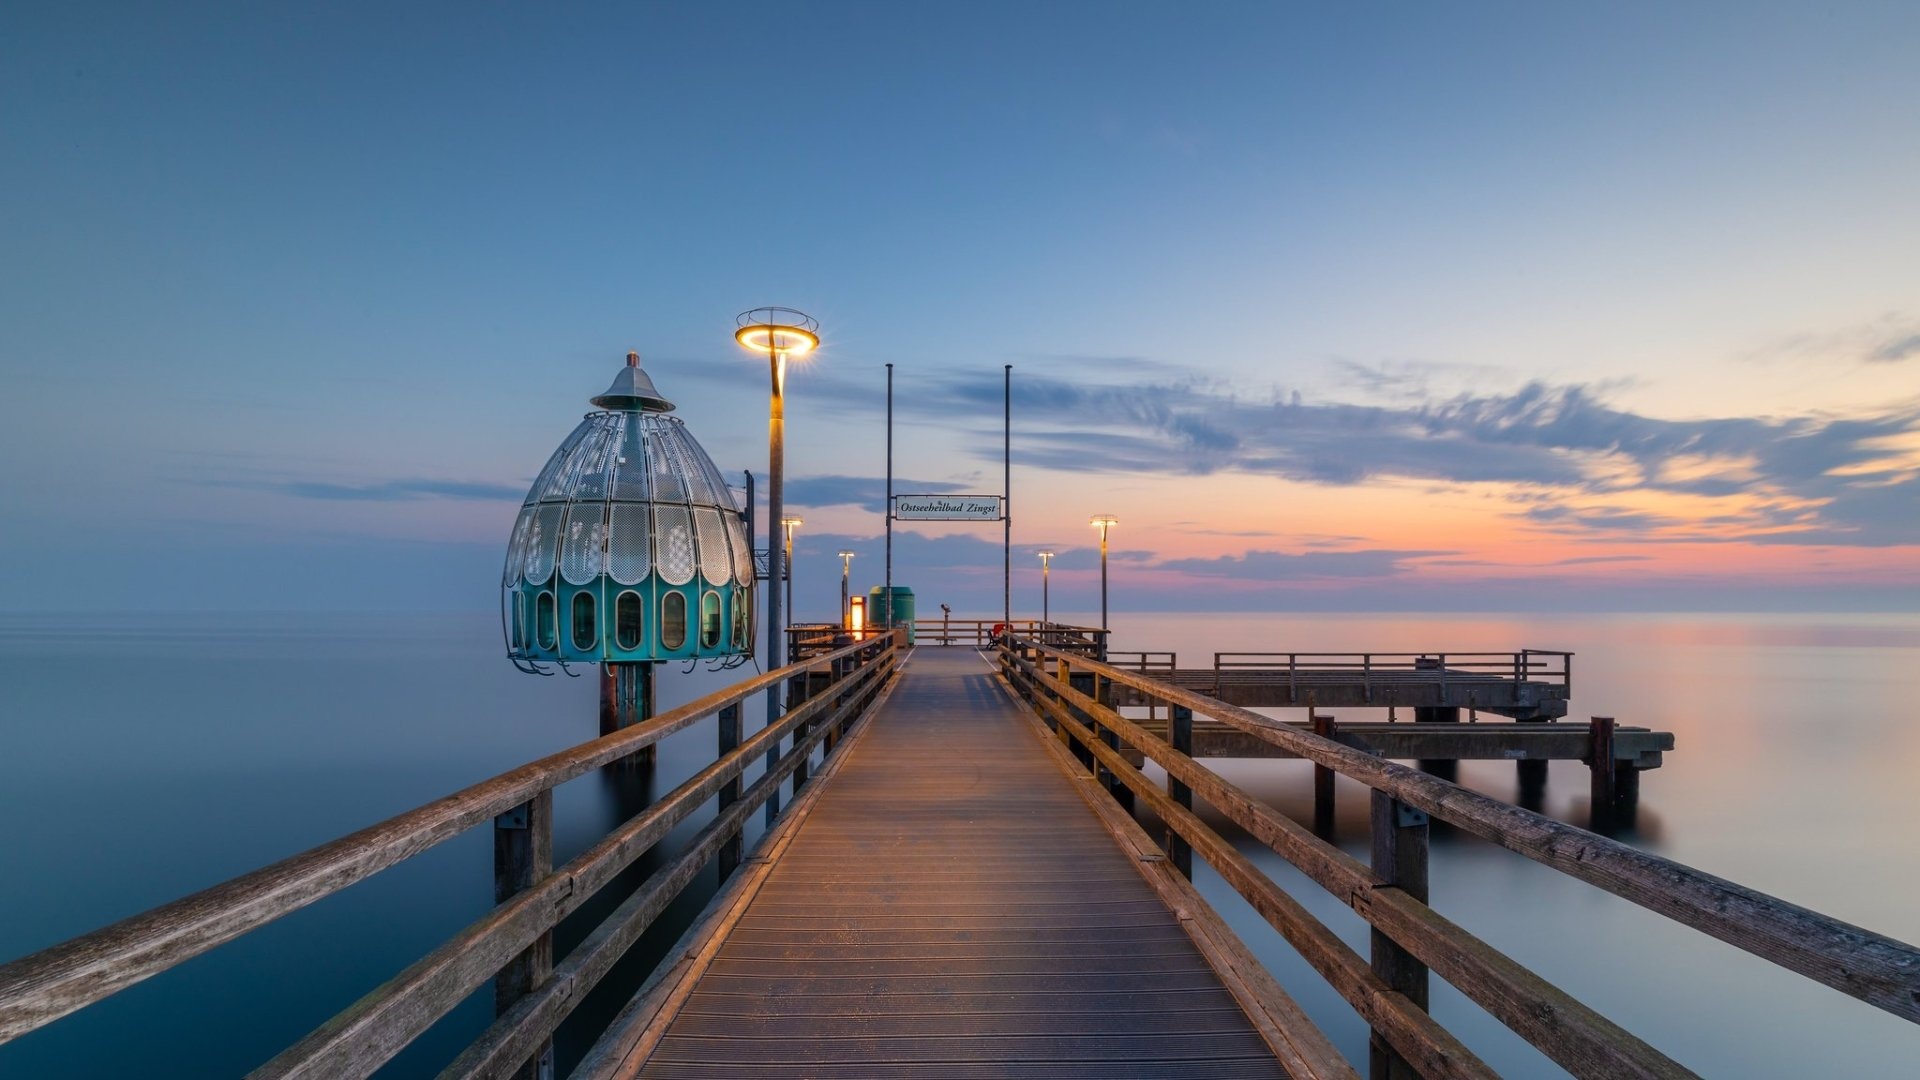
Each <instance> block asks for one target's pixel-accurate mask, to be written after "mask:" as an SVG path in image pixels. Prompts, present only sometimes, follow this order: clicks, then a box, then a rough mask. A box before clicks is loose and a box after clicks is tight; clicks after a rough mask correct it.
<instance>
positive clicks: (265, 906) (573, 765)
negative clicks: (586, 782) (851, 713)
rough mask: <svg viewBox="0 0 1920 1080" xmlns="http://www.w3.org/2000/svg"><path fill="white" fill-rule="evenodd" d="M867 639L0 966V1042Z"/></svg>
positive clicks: (884, 643)
mask: <svg viewBox="0 0 1920 1080" xmlns="http://www.w3.org/2000/svg"><path fill="white" fill-rule="evenodd" d="M891 643H892V641H891V638H890V637H878V638H875V639H872V640H868V641H862V642H857V643H855V644H853V645H849V646H847V647H845V648H843V649H839V650H836V651H835V652H832V653H828V654H825V655H822V656H819V657H815V658H813V659H811V660H808V661H805V662H802V663H796V664H791V665H788V666H787V667H784V668H780V669H778V670H776V671H770V672H767V673H766V674H764V675H759V676H756V677H754V678H752V679H748V680H746V681H745V682H742V683H739V684H737V685H735V686H732V687H729V688H727V689H725V690H719V691H716V692H714V693H712V694H708V695H706V696H705V697H702V698H700V699H698V700H696V701H693V702H689V703H688V704H686V705H683V706H681V707H680V708H677V709H673V710H671V711H669V712H666V713H663V714H662V715H660V716H659V717H657V718H655V719H653V720H650V721H648V722H646V723H643V724H640V725H637V726H635V727H631V728H627V729H625V730H623V731H619V732H615V733H614V734H611V735H605V736H602V737H600V738H598V739H594V740H592V741H590V742H586V743H582V744H580V745H578V746H574V747H571V748H569V749H566V750H562V751H560V752H559V753H556V754H551V755H549V756H547V757H544V758H541V759H539V760H538V761H534V762H530V763H528V764H526V765H522V766H520V767H519V768H517V769H513V770H510V771H508V772H505V773H501V774H500V775H498V776H494V777H492V778H490V779H487V780H483V781H481V782H479V783H477V784H474V785H472V786H469V787H466V788H463V789H461V790H460V791H457V792H455V793H453V794H451V795H448V796H445V797H444V798H441V799H437V800H435V801H434V802H431V803H428V804H426V805H424V806H421V807H417V808H415V809H413V810H409V811H406V812H404V813H401V814H398V815H395V816H394V817H391V818H388V819H387V820H385V821H382V822H380V823H379V824H376V825H372V826H369V827H367V828H365V829H361V830H359V831H358V832H355V833H351V834H349V835H347V836H344V837H341V838H340V839H338V840H334V841H332V842H330V843H326V844H322V845H320V846H318V847H315V848H312V849H309V850H307V851H305V852H302V853H300V854H298V855H294V856H291V857H289V858H286V859H282V860H281V861H279V862H276V863H273V864H272V865H269V866H266V867H263V868H261V869H259V870H255V871H253V872H251V873H248V874H243V875H241V876H239V877H237V878H233V879H231V880H229V881H226V882H223V883H221V884H218V885H215V886H212V887H211V888H208V889H203V890H201V891H200V892H197V893H194V894H192V895H190V896H186V897H183V898H181V899H179V900H175V901H173V902H171V903H168V904H163V905H161V906H160V907H157V908H153V909H152V910H149V911H146V912H143V913H141V914H138V915H134V916H131V917H129V918H126V919H123V920H121V921H119V922H117V923H114V924H112V925H110V926H107V927H104V928H102V929H100V930H96V931H94V932H92V933H89V934H85V935H82V936H80V937H77V938H73V939H71V940H68V941H65V942H62V943H60V944H57V945H53V946H50V947H48V948H46V949H43V950H41V951H40V952H37V953H33V954H31V955H29V956H25V957H21V958H20V959H18V960H14V961H11V962H9V963H7V964H5V965H0V1042H5V1041H7V1040H9V1039H13V1038H16V1037H18V1036H20V1035H22V1034H25V1033H26V1032H29V1031H32V1030H34V1029H36V1028H39V1027H43V1026H45V1025H46V1024H49V1023H52V1022H53V1021H54V1020H57V1019H59V1018H60V1017H62V1016H65V1015H67V1014H68V1013H71V1012H73V1011H74V1010H76V1009H80V1008H83V1007H85V1006H87V1005H90V1004H92V1003H93V1002H96V1001H99V1000H101V999H102V998H105V997H108V996H109V995H111V994H114V993H116V992H118V991H119V990H122V989H124V988H126V987H128V986H131V985H133V984H134V983H137V982H140V981H142V980H144V979H147V978H150V977H152V976H153V975H156V974H159V973H160V972H162V971H165V970H167V969H168V968H171V967H174V966H176V965H178V964H181V963H184V962H186V961H187V960H190V959H192V958H193V957H195V956H199V955H200V954H201V953H204V952H206V951H207V950H209V949H212V948H214V947H215V946H217V945H220V944H223V943H225V942H227V941H231V940H233V939H234V938H236V937H239V936H241V935H242V934H245V933H247V932H249V931H251V930H254V929H256V928H258V927H260V926H263V925H265V924H267V923H269V922H272V921H274V920H275V919H278V918H280V917H281V916H283V915H287V914H289V913H291V912H293V911H297V910H299V909H300V908H303V907H305V906H307V905H308V904H311V903H313V902H315V901H317V900H320V899H322V898H324V897H327V896H330V895H332V894H333V893H336V892H339V891H340V890H341V889H344V888H346V887H347V886H349V885H352V884H354V883H355V882H358V881H362V880H364V879H366V878H367V877H369V876H371V875H373V874H375V873H378V872H379V871H381V870H384V869H386V868H387V867H389V866H392V865H394V864H395V863H398V862H401V861H403V860H405V859H408V858H411V857H412V856H414V855H417V854H419V853H420V852H422V851H425V850H427V849H428V848H431V847H433V846H435V845H436V844H439V843H441V842H443V841H445V840H447V839H449V838H451V837H453V836H456V835H459V834H460V833H462V832H465V831H466V830H468V829H470V828H473V827H474V826H476V825H480V824H482V823H485V822H487V821H490V820H492V819H494V818H496V817H498V816H499V815H501V814H503V813H505V812H507V811H509V810H511V809H513V808H515V807H517V806H519V805H521V804H523V803H525V802H527V801H528V800H530V799H532V798H533V797H535V796H536V795H538V794H540V793H541V792H543V791H548V790H551V789H552V788H554V787H556V786H557V785H559V784H562V783H565V782H566V781H568V780H572V779H574V778H576V777H579V776H582V775H585V774H586V773H588V772H591V771H593V770H595V769H598V768H600V767H602V766H604V765H608V764H611V763H613V762H615V761H619V760H621V759H623V758H625V757H628V756H629V755H631V754H634V753H636V752H638V751H640V750H642V749H644V748H646V747H649V746H652V745H653V744H655V743H657V742H659V741H660V740H662V739H664V738H666V737H667V736H669V735H671V734H673V733H675V732H678V731H681V730H684V729H686V728H688V727H690V726H692V725H693V724H695V723H697V722H699V721H700V720H702V719H704V718H705V717H706V716H708V715H710V714H712V713H714V712H716V711H718V710H719V709H721V708H723V707H725V706H728V705H733V704H738V703H739V702H741V701H743V700H745V699H746V698H749V697H751V696H753V695H754V694H757V693H760V692H762V691H765V690H768V689H770V688H773V687H777V686H779V685H781V684H782V683H783V682H784V681H785V680H787V679H789V678H792V677H793V676H795V675H797V674H799V673H800V672H802V671H805V670H807V669H810V668H814V667H818V666H820V665H822V664H827V663H831V662H833V661H836V660H840V659H844V658H850V657H854V656H856V655H858V654H860V653H862V652H863V651H868V652H874V653H877V652H880V651H884V650H885V649H887V648H890V647H891Z"/></svg>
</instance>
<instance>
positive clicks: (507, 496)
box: [249, 479, 527, 502]
mask: <svg viewBox="0 0 1920 1080" xmlns="http://www.w3.org/2000/svg"><path fill="white" fill-rule="evenodd" d="M249 486H261V487H265V488H267V489H269V490H272V491H278V492H280V493H281V494H284V495H291V496H293V497H294V498H297V499H319V500H322V501H326V502H408V501H411V500H415V499H477V500H487V501H495V500H511V501H513V502H519V501H520V500H521V499H523V498H525V497H526V494H527V489H526V485H524V484H518V485H515V484H488V483H470V482H465V481H458V480H424V479H408V480H383V481H380V482H378V483H372V484H330V483H322V482H318V481H311V480H288V481H283V482H279V483H267V484H262V485H249Z"/></svg>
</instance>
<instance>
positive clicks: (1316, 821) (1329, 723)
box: [1309, 710, 1339, 840]
mask: <svg viewBox="0 0 1920 1080" xmlns="http://www.w3.org/2000/svg"><path fill="white" fill-rule="evenodd" d="M1309 712H1312V710H1309ZM1309 719H1310V720H1311V721H1312V724H1313V733H1314V734H1315V735H1318V736H1320V737H1321V738H1323V739H1331V738H1334V737H1335V735H1336V734H1338V732H1339V728H1338V726H1337V725H1336V724H1335V722H1334V718H1333V717H1331V716H1323V715H1321V714H1320V713H1318V712H1312V715H1311V716H1310V717H1309ZM1333 821H1334V795H1333V770H1332V769H1329V768H1327V767H1326V766H1325V765H1315V766H1314V767H1313V831H1314V833H1315V834H1317V835H1318V836H1320V837H1321V838H1322V839H1327V840H1331V839H1332V838H1333Z"/></svg>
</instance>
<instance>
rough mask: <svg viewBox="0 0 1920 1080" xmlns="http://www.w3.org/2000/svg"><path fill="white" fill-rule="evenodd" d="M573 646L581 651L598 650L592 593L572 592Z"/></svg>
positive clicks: (597, 627) (598, 643) (598, 636)
mask: <svg viewBox="0 0 1920 1080" xmlns="http://www.w3.org/2000/svg"><path fill="white" fill-rule="evenodd" d="M573 647H574V648H575V649H578V650H579V651H581V652H598V651H599V649H600V627H599V626H598V624H597V621H596V620H595V619H594V610H593V594H592V593H585V592H583V593H574V594H573Z"/></svg>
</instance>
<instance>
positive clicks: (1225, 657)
mask: <svg viewBox="0 0 1920 1080" xmlns="http://www.w3.org/2000/svg"><path fill="white" fill-rule="evenodd" d="M1541 657H1558V658H1559V659H1560V663H1559V665H1558V666H1550V665H1547V664H1545V663H1543V662H1542V661H1541V660H1540V659H1539V658H1541ZM1213 670H1214V671H1215V672H1231V673H1236V674H1258V673H1261V672H1280V671H1285V672H1287V673H1288V677H1289V678H1297V677H1298V676H1299V675H1301V674H1312V673H1319V672H1333V673H1347V672H1357V673H1359V674H1361V675H1362V676H1363V677H1370V676H1373V675H1380V674H1383V673H1385V674H1406V673H1411V672H1431V673H1433V674H1435V675H1436V676H1438V677H1439V678H1441V679H1442V680H1447V679H1451V678H1454V677H1455V676H1457V675H1459V674H1461V673H1465V674H1468V675H1484V676H1485V677H1487V678H1498V679H1502V680H1509V681H1513V682H1522V681H1530V682H1540V683H1549V684H1559V685H1562V686H1566V687H1568V688H1571V687H1572V671H1573V654H1572V653H1570V652H1555V651H1552V650H1547V649H1522V650H1520V651H1519V652H1510V653H1437V652H1426V653H1413V652H1405V653H1380V652H1375V653H1332V652H1329V653H1278V652H1218V653H1214V654H1213Z"/></svg>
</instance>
